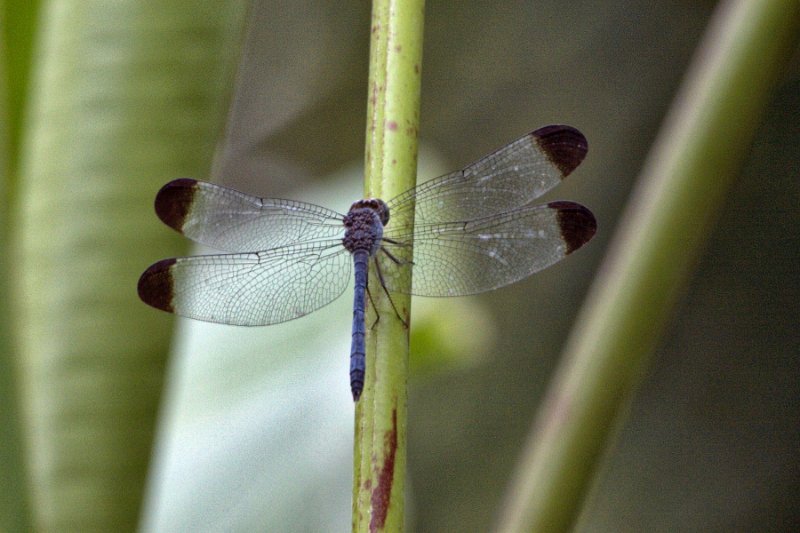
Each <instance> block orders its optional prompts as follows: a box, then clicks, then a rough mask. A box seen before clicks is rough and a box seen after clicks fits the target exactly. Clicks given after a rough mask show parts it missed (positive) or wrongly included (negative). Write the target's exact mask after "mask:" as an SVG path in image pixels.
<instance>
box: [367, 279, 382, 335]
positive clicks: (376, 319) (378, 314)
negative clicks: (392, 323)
mask: <svg viewBox="0 0 800 533" xmlns="http://www.w3.org/2000/svg"><path fill="white" fill-rule="evenodd" d="M367 297H368V298H369V303H371V304H372V308H373V309H374V310H375V322H373V323H372V325H371V326H370V327H369V329H373V328H374V327H375V326H377V325H378V321H379V320H380V319H381V314H380V312H378V306H376V305H375V300H373V299H372V293H371V292H370V291H369V286H368V287H367Z"/></svg>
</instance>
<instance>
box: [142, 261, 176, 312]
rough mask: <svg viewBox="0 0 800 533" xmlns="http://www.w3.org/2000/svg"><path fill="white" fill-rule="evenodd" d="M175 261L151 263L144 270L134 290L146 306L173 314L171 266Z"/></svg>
mask: <svg viewBox="0 0 800 533" xmlns="http://www.w3.org/2000/svg"><path fill="white" fill-rule="evenodd" d="M175 261H176V259H175V258H172V259H163V260H161V261H159V262H157V263H153V264H152V265H150V266H149V267H148V269H147V270H145V271H144V272H143V273H142V275H141V277H140V278H139V284H138V285H137V287H136V289H137V291H138V292H139V298H141V299H142V301H143V302H144V303H146V304H147V305H151V306H153V307H155V308H156V309H162V310H164V311H168V312H170V313H172V312H174V309H173V307H172V301H173V296H174V290H173V280H172V272H171V268H172V265H174V264H175Z"/></svg>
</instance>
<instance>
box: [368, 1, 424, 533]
mask: <svg viewBox="0 0 800 533" xmlns="http://www.w3.org/2000/svg"><path fill="white" fill-rule="evenodd" d="M424 6H425V2H424V0H375V2H374V4H373V8H372V25H371V43H370V70H369V94H368V107H367V139H366V155H365V182H366V187H365V193H366V196H367V197H375V198H383V199H388V198H393V197H394V196H396V195H397V194H399V193H401V192H403V191H405V190H407V189H409V188H411V187H413V186H414V183H415V180H416V171H417V132H418V131H419V95H420V71H421V62H422V27H423V21H424ZM390 217H391V213H390ZM392 222H395V223H397V222H398V221H397V220H394V221H393V220H391V218H390V220H389V224H390V225H391V224H392ZM409 253H410V251H409ZM409 259H410V257H409ZM406 283H407V284H408V286H409V287H410V284H411V279H410V278H409V279H407V280H406ZM370 292H371V294H372V299H373V301H374V303H375V307H376V310H377V311H378V313H380V320H379V321H377V323H376V324H375V326H374V327H371V328H367V374H366V380H365V386H364V393H363V395H362V396H361V399H360V400H359V402H358V404H357V406H356V413H355V417H356V418H355V430H356V434H355V450H354V475H353V531H371V532H373V531H402V530H403V515H404V508H405V502H404V491H405V466H406V418H407V416H406V411H407V407H406V401H407V391H406V383H407V376H408V328H407V327H406V325H405V324H408V323H409V310H410V299H409V297H408V296H405V295H401V294H396V293H393V294H392V301H391V302H390V301H389V299H388V297H387V296H386V294H385V292H384V291H383V289H382V288H381V287H380V285H379V283H377V273H376V272H375V271H374V269H372V270H371V271H370ZM392 303H394V307H393V306H392ZM395 308H396V309H397V311H398V312H399V313H400V315H402V320H401V317H399V316H397V313H396V312H395ZM375 320H376V317H375V316H372V317H368V318H367V321H368V323H369V324H372V323H373V322H374V321H375Z"/></svg>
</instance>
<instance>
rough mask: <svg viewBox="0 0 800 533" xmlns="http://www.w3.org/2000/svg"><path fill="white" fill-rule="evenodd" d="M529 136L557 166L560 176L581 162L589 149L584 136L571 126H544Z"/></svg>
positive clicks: (564, 175)
mask: <svg viewBox="0 0 800 533" xmlns="http://www.w3.org/2000/svg"><path fill="white" fill-rule="evenodd" d="M531 137H533V139H534V140H535V142H536V144H537V145H538V146H539V148H541V150H542V152H544V153H545V154H546V155H547V159H549V160H550V162H551V163H553V165H555V166H556V167H557V168H558V170H559V171H560V172H561V177H562V178H565V177H567V176H568V175H569V174H570V173H571V172H572V171H573V170H575V169H576V168H577V167H578V165H580V164H581V161H583V158H584V157H586V152H587V151H588V150H589V144H588V143H587V142H586V137H584V136H583V133H581V132H579V131H578V130H576V129H575V128H573V127H572V126H563V125H558V124H556V125H552V126H545V127H543V128H539V129H538V130H536V131H534V132H533V133H531Z"/></svg>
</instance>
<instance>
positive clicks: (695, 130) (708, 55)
mask: <svg viewBox="0 0 800 533" xmlns="http://www.w3.org/2000/svg"><path fill="white" fill-rule="evenodd" d="M799 25H800V5H799V4H798V2H797V0H763V1H761V2H753V1H751V0H737V1H731V2H723V3H722V4H721V5H720V7H719V8H718V11H717V13H716V15H715V16H714V18H713V20H712V23H711V26H710V28H709V30H708V32H707V35H706V37H705V39H704V41H703V42H702V43H701V46H700V50H699V53H698V54H697V57H696V58H695V61H694V63H693V65H692V68H691V71H690V72H689V75H688V77H687V80H686V82H685V84H684V86H683V88H682V90H681V92H680V94H679V95H678V97H677V99H676V102H675V105H674V107H673V109H672V112H671V113H670V115H669V116H668V118H667V121H666V124H665V126H664V128H663V129H662V131H661V134H660V136H659V138H658V140H657V141H656V144H655V146H654V148H653V151H652V153H651V155H650V158H649V160H648V161H647V164H646V165H645V168H644V169H643V171H642V176H641V179H640V183H639V185H638V187H637V189H636V190H635V191H634V193H633V196H632V198H631V200H630V203H629V206H628V208H627V210H626V212H625V213H624V214H623V216H622V218H621V221H620V223H619V226H618V227H619V228H620V229H619V231H618V234H617V235H616V236H615V238H614V240H613V242H612V245H611V248H610V250H609V254H608V257H607V259H606V261H605V264H604V265H603V268H602V270H601V272H600V275H599V276H598V279H597V280H596V283H595V284H594V286H593V289H592V291H591V293H590V295H589V297H588V300H587V303H586V305H585V306H584V309H583V310H582V313H581V315H580V316H579V317H578V319H577V321H576V324H577V327H576V329H575V331H574V332H573V335H572V337H571V338H570V340H569V342H568V344H567V347H566V350H565V357H564V360H563V364H562V367H561V368H560V369H559V371H558V373H557V375H556V377H555V380H554V384H553V386H552V387H551V389H550V391H549V393H548V395H547V398H546V401H545V404H544V406H543V408H542V412H541V413H540V417H539V419H538V421H537V424H536V427H535V428H534V429H535V431H534V432H533V433H532V436H531V439H530V440H529V443H528V445H527V452H526V454H525V456H524V458H523V460H522V462H521V465H520V470H519V473H518V477H517V479H515V482H514V483H513V484H512V486H511V487H510V490H509V492H508V495H507V502H506V509H505V512H504V515H503V516H502V520H501V523H500V527H499V528H498V529H499V531H515V532H516V531H537V532H541V531H565V530H569V529H571V528H572V526H573V525H574V523H575V521H576V519H577V516H578V514H579V512H580V507H581V504H582V502H583V500H584V497H585V496H586V494H587V491H588V488H589V487H590V483H591V481H592V477H593V474H594V473H595V471H596V470H597V466H598V463H599V460H600V459H601V457H602V454H603V452H604V449H605V447H606V445H607V443H608V442H609V440H610V439H611V437H612V436H613V429H614V427H615V423H617V422H618V420H617V419H618V417H619V415H620V414H621V413H624V412H626V409H627V407H628V404H629V402H630V398H631V396H632V391H633V390H634V388H635V386H636V384H637V382H638V378H639V376H640V375H641V374H642V372H643V369H644V366H645V364H646V362H647V359H648V356H649V354H650V353H651V352H652V351H653V349H654V347H655V346H656V344H657V342H658V340H659V338H660V336H661V333H662V331H663V328H664V325H665V323H666V321H667V319H668V318H669V316H670V312H671V309H672V307H673V305H674V303H675V302H676V300H677V299H678V298H679V297H680V291H681V289H682V288H683V286H684V284H685V282H686V280H687V278H688V277H689V276H690V274H691V271H692V266H693V264H694V263H695V261H696V259H697V257H698V255H699V253H700V251H701V250H702V247H703V244H704V242H705V241H706V239H707V238H708V236H709V231H710V229H711V226H712V224H713V222H714V220H715V219H716V216H717V213H718V212H719V209H720V208H721V206H722V201H723V199H724V196H725V193H726V191H727V189H728V187H729V186H730V184H731V182H732V180H733V177H734V176H735V175H736V169H737V168H738V166H739V164H740V162H741V158H742V155H743V154H745V153H746V152H747V145H748V144H749V141H750V139H751V136H752V133H753V130H754V128H755V126H756V125H757V124H758V119H759V117H760V115H761V113H762V111H763V109H764V107H765V105H766V103H767V102H768V100H769V96H770V89H771V88H772V87H773V85H774V82H775V80H776V78H777V76H778V75H779V73H780V69H781V67H782V65H783V64H784V63H785V61H786V60H787V58H788V57H789V51H790V50H791V47H792V45H794V44H795V43H796V41H797V37H798V33H797V30H798V26H799Z"/></svg>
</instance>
